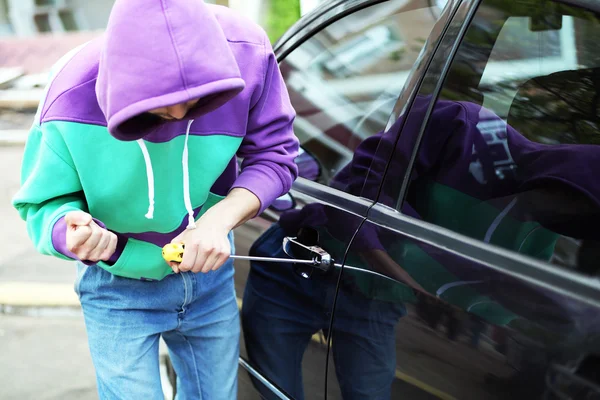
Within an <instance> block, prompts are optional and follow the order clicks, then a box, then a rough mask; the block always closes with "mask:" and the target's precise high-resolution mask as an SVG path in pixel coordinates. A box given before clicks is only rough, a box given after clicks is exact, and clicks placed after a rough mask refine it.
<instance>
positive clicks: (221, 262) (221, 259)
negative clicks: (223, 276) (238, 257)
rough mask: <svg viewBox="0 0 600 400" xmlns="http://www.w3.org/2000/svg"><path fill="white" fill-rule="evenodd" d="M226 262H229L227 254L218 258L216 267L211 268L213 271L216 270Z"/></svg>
mask: <svg viewBox="0 0 600 400" xmlns="http://www.w3.org/2000/svg"><path fill="white" fill-rule="evenodd" d="M227 260H229V254H228V253H225V254H223V255H222V257H220V258H219V260H218V261H217V263H216V265H215V266H214V267H213V268H212V270H213V271H216V270H218V269H219V268H221V267H222V266H223V264H225V263H226V262H227Z"/></svg>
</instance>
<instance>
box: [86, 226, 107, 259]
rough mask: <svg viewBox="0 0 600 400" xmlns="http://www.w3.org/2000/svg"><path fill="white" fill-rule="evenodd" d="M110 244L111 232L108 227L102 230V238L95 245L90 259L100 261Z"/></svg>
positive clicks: (89, 256)
mask: <svg viewBox="0 0 600 400" xmlns="http://www.w3.org/2000/svg"><path fill="white" fill-rule="evenodd" d="M109 245H110V234H109V232H108V231H107V230H106V229H102V230H101V231H100V240H99V241H98V244H97V245H96V247H94V248H93V249H92V250H91V251H90V254H89V255H88V260H89V261H93V262H98V261H100V259H101V257H102V254H103V253H104V251H105V250H106V248H107V247H108V246H109Z"/></svg>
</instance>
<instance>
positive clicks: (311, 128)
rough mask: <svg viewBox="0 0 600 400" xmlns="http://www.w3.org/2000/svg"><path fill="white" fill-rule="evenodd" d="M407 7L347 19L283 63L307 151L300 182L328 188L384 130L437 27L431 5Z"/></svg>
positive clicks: (396, 4)
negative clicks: (358, 150)
mask: <svg viewBox="0 0 600 400" xmlns="http://www.w3.org/2000/svg"><path fill="white" fill-rule="evenodd" d="M406 3H407V2H406V1H404V0H398V1H389V2H383V3H381V4H377V5H374V6H371V7H368V8H365V9H363V10H360V11H357V12H355V13H353V14H351V15H348V16H346V17H344V18H342V19H340V20H338V21H336V22H334V23H332V24H331V25H329V26H328V27H326V28H324V29H323V30H321V31H320V32H318V33H317V34H315V35H314V36H312V37H311V38H310V39H308V40H307V41H305V42H304V43H302V44H301V45H300V46H299V47H298V48H296V49H295V50H294V51H293V52H292V53H291V54H289V55H288V56H287V57H286V58H285V59H284V60H283V61H282V62H281V63H280V68H281V71H282V73H283V75H284V78H285V81H286V84H287V88H288V90H289V93H290V97H291V100H292V104H293V105H294V107H295V109H296V112H297V117H296V120H295V124H294V129H295V133H296V135H297V136H298V138H299V139H300V142H301V145H302V148H303V150H304V151H305V153H303V154H302V155H301V157H299V164H300V176H302V177H305V178H307V179H311V180H315V181H319V182H320V183H324V184H329V183H330V180H331V178H332V177H333V176H334V175H335V174H336V173H337V172H338V171H339V170H340V169H342V168H343V167H344V166H345V165H347V164H348V162H349V161H350V160H351V159H352V156H353V153H354V150H355V148H356V147H357V146H358V145H359V144H360V143H361V142H362V141H363V140H365V139H366V138H368V137H370V136H372V135H375V134H376V133H378V132H381V131H382V130H383V129H384V128H385V125H386V123H387V121H388V117H389V115H390V112H391V111H392V109H393V106H394V103H395V101H396V100H397V97H398V93H399V92H400V89H401V88H402V87H403V86H404V83H405V81H406V79H407V77H408V74H409V72H410V70H411V68H412V67H413V64H414V63H415V61H416V59H417V56H418V54H419V52H420V51H421V48H422V47H423V45H424V43H425V40H426V39H427V37H428V35H429V33H430V31H431V28H432V27H433V24H434V23H435V21H436V18H435V16H434V15H433V14H432V13H431V12H430V10H429V9H428V8H426V7H427V6H428V4H427V2H426V1H416V2H411V3H410V4H408V5H407V4H406ZM311 161H316V164H317V165H318V168H315V162H311ZM317 170H318V172H317Z"/></svg>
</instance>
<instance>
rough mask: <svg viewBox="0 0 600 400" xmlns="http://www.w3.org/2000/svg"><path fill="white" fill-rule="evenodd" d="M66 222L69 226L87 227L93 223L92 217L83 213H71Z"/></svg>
mask: <svg viewBox="0 0 600 400" xmlns="http://www.w3.org/2000/svg"><path fill="white" fill-rule="evenodd" d="M65 222H66V223H67V225H68V226H72V227H75V226H85V225H89V224H90V222H92V216H91V215H90V214H88V213H86V212H83V211H71V212H68V213H67V214H66V215H65Z"/></svg>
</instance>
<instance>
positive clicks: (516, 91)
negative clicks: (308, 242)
mask: <svg viewBox="0 0 600 400" xmlns="http://www.w3.org/2000/svg"><path fill="white" fill-rule="evenodd" d="M598 34H600V19H599V18H598V16H597V15H596V14H594V13H592V12H589V11H586V10H582V9H579V8H575V7H571V6H566V5H562V4H560V5H559V4H558V3H556V4H555V3H552V2H539V1H533V0H526V1H519V2H518V3H513V2H500V1H496V0H493V1H487V2H486V1H484V3H483V4H482V5H481V7H480V8H479V10H478V13H477V15H476V16H475V18H474V21H473V23H472V25H471V26H470V28H469V30H468V32H467V35H466V38H465V40H464V42H463V43H462V44H461V46H460V48H459V51H458V53H457V56H456V58H455V60H454V61H453V64H452V66H451V69H450V72H449V75H448V77H447V78H446V82H445V84H444V87H443V90H442V92H441V95H440V98H439V99H438V101H437V103H436V104H435V107H434V109H433V113H432V115H431V117H430V120H429V122H428V126H427V129H426V132H425V136H424V139H423V141H422V143H421V145H420V151H419V157H418V158H417V162H416V165H415V168H414V170H413V173H412V183H411V186H410V189H409V193H408V197H407V199H406V202H405V203H404V205H403V208H402V211H403V212H405V213H407V214H409V215H412V216H415V217H417V218H421V219H423V220H426V221H428V222H432V223H435V224H438V225H442V226H444V227H446V228H449V229H452V230H454V231H456V232H459V233H462V234H464V235H467V236H470V237H473V238H476V239H479V240H482V241H485V242H488V243H491V244H493V245H497V246H500V247H503V248H506V249H509V250H512V251H515V252H519V253H521V254H523V255H526V256H529V257H534V258H536V259H539V260H544V261H548V262H551V263H553V264H554V265H557V266H561V267H564V268H567V269H570V270H576V271H579V272H582V273H586V274H592V275H595V274H598V273H599V272H600V267H598V264H597V263H596V262H594V261H593V260H595V259H596V258H597V257H598V255H600V246H599V244H600V243H599V242H598V241H599V240H600V234H599V233H598V229H597V226H598V223H599V222H600V212H599V210H600V185H598V184H597V182H598V180H597V179H596V171H598V169H599V168H600V147H599V146H598V145H599V144H600V125H599V123H600V103H599V99H600V56H598V54H599V53H598V52H597V44H596V42H595V41H592V40H590V38H591V37H597V35H598ZM419 102H421V103H422V105H425V104H427V102H428V99H425V98H423V99H418V100H417V103H416V107H417V109H418V107H419V104H420V103H419ZM403 134H404V133H403Z"/></svg>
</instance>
